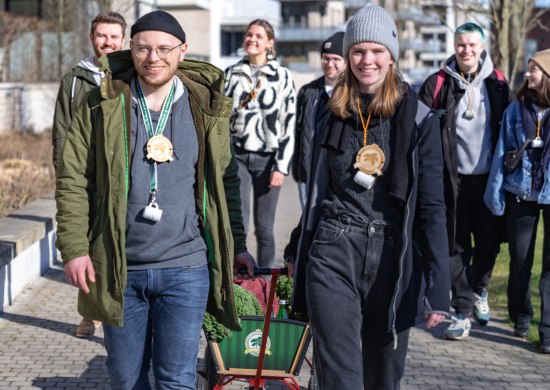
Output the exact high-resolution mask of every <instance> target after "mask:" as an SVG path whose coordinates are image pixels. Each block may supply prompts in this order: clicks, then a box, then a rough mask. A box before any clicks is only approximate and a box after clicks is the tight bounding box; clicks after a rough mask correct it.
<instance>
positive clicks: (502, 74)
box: [493, 69, 505, 83]
mask: <svg viewBox="0 0 550 390" xmlns="http://www.w3.org/2000/svg"><path fill="white" fill-rule="evenodd" d="M493 71H494V72H495V74H496V75H497V79H498V81H499V82H501V83H503V82H504V81H505V79H504V73H502V71H501V70H500V69H493Z"/></svg>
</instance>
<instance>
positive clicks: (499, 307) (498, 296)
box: [489, 215, 544, 343]
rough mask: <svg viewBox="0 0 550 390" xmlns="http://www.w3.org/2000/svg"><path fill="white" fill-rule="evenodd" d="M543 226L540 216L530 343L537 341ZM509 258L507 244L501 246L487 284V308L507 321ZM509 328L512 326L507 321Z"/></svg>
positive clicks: (532, 290) (533, 283) (533, 282)
mask: <svg viewBox="0 0 550 390" xmlns="http://www.w3.org/2000/svg"><path fill="white" fill-rule="evenodd" d="M543 236H544V235H543V224H542V215H541V218H540V221H539V226H538V230H537V242H536V247H535V258H534V261H533V269H532V274H531V302H532V304H533V312H534V318H533V321H532V322H531V332H530V334H529V340H530V341H532V342H537V343H538V341H539V333H538V326H539V323H540V294H539V279H540V274H541V268H542V260H541V259H542V241H543ZM509 262H510V257H509V256H508V244H503V245H501V247H500V254H499V256H498V258H497V261H496V265H495V268H494V269H493V277H492V279H491V282H490V283H489V306H490V307H491V311H492V312H493V313H495V314H496V315H497V316H498V317H500V318H506V319H508V309H507V302H508V300H507V297H506V286H507V285H508V272H509V269H508V266H509ZM508 322H509V323H510V326H511V327H512V326H513V325H514V324H513V322H512V321H510V320H509V319H508Z"/></svg>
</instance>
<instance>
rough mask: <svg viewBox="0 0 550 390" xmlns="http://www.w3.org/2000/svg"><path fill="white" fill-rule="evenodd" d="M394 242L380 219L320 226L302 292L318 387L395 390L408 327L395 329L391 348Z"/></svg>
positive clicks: (327, 222)
mask: <svg viewBox="0 0 550 390" xmlns="http://www.w3.org/2000/svg"><path fill="white" fill-rule="evenodd" d="M398 247H399V245H397V243H396V235H395V234H394V233H393V229H391V228H390V227H389V226H388V225H387V224H385V223H384V222H382V221H373V222H371V223H370V224H368V225H366V226H365V225H364V224H363V225H361V226H356V225H355V224H353V223H351V222H350V221H349V219H347V218H340V219H338V218H331V219H323V220H322V221H321V223H320V224H319V227H318V229H317V233H316V235H315V237H314V241H313V245H312V247H311V250H310V253H309V254H310V258H309V263H308V266H307V282H306V292H307V300H308V311H309V318H310V322H311V325H312V328H313V341H314V349H313V351H314V354H315V362H316V364H317V367H316V368H317V375H318V380H319V384H320V388H321V389H324V390H335V389H354V390H356V389H363V388H367V389H369V390H370V389H376V390H381V389H392V390H394V389H399V382H400V380H401V378H402V376H403V372H404V368H405V359H406V356H407V349H408V339H409V330H408V329H407V330H405V331H403V332H400V333H399V334H398V344H397V349H395V350H394V346H393V341H394V340H393V336H392V334H391V333H390V332H389V331H388V313H389V310H390V301H391V298H392V294H393V291H394V289H395V282H396V278H397V253H396V251H397V250H398V249H397V248H398Z"/></svg>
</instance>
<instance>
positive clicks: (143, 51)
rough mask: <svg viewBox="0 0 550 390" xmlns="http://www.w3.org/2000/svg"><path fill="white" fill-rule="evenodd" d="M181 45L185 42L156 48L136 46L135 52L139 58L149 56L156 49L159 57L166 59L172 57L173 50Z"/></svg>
mask: <svg viewBox="0 0 550 390" xmlns="http://www.w3.org/2000/svg"><path fill="white" fill-rule="evenodd" d="M181 45H183V42H182V43H180V44H179V45H177V46H174V47H169V46H161V47H157V48H154V49H153V48H152V47H149V46H134V54H135V55H136V57H138V58H147V57H149V55H150V54H151V52H152V51H153V50H154V51H155V53H156V55H157V57H158V58H160V59H161V60H165V59H167V58H168V57H170V55H171V54H172V50H174V49H175V48H178V47H180V46H181Z"/></svg>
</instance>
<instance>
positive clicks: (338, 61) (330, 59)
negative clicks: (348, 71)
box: [321, 57, 344, 65]
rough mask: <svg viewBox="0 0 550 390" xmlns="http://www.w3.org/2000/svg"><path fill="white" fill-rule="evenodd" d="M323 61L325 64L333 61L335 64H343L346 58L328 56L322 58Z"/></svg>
mask: <svg viewBox="0 0 550 390" xmlns="http://www.w3.org/2000/svg"><path fill="white" fill-rule="evenodd" d="M321 62H322V63H323V64H328V63H330V62H332V63H333V64H334V65H338V64H341V63H342V62H344V59H343V58H327V57H323V58H321Z"/></svg>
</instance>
